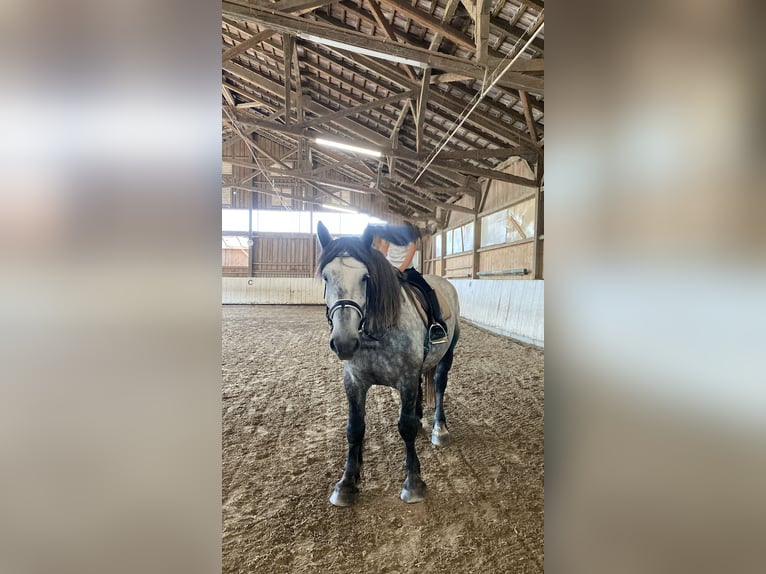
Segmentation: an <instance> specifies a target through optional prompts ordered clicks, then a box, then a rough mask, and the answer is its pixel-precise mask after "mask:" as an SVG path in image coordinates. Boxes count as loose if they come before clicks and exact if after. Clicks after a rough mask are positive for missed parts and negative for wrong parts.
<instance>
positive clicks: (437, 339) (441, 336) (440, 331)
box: [428, 323, 447, 345]
mask: <svg viewBox="0 0 766 574" xmlns="http://www.w3.org/2000/svg"><path fill="white" fill-rule="evenodd" d="M428 340H429V341H430V342H431V344H433V345H441V344H442V343H446V342H447V330H446V329H445V328H444V327H442V326H441V325H439V323H434V324H433V325H431V326H430V327H429V328H428Z"/></svg>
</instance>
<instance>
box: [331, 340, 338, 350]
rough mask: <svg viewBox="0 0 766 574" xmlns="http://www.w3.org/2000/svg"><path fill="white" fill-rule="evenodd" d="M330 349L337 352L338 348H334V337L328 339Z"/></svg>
mask: <svg viewBox="0 0 766 574" xmlns="http://www.w3.org/2000/svg"><path fill="white" fill-rule="evenodd" d="M330 349H331V350H332V352H333V353H337V352H338V349H336V348H335V339H330Z"/></svg>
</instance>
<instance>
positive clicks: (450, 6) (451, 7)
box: [428, 0, 460, 52]
mask: <svg viewBox="0 0 766 574" xmlns="http://www.w3.org/2000/svg"><path fill="white" fill-rule="evenodd" d="M459 5H460V0H447V6H446V7H445V8H444V15H443V16H442V19H441V21H442V23H447V22H449V21H450V20H452V18H453V16H454V15H455V10H457V7H458V6H459ZM442 38H444V36H443V35H442V34H440V33H439V31H438V30H437V31H436V33H435V34H434V37H433V39H432V40H431V45H430V46H429V47H428V49H429V50H431V51H434V52H438V51H439V45H440V44H441V41H442Z"/></svg>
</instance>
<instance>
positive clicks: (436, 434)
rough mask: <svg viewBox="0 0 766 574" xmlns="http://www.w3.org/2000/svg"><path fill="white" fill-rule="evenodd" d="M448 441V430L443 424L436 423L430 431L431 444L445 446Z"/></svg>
mask: <svg viewBox="0 0 766 574" xmlns="http://www.w3.org/2000/svg"><path fill="white" fill-rule="evenodd" d="M449 443H450V436H449V431H448V430H447V427H446V426H445V425H441V424H437V425H436V426H434V430H433V432H432V433H431V444H435V445H436V446H447V445H448V444H449Z"/></svg>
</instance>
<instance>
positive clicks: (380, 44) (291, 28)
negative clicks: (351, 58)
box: [222, 0, 485, 81]
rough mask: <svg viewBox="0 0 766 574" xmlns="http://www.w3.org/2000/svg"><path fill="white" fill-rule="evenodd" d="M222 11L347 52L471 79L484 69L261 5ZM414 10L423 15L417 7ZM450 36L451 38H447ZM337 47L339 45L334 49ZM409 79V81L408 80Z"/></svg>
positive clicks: (226, 5)
mask: <svg viewBox="0 0 766 574" xmlns="http://www.w3.org/2000/svg"><path fill="white" fill-rule="evenodd" d="M222 6H223V13H224V14H231V15H234V16H236V17H238V18H241V19H243V20H246V21H248V22H254V23H256V24H262V25H266V26H268V27H269V28H274V29H276V30H285V31H288V32H293V33H296V34H299V35H301V36H303V35H310V36H313V37H314V38H317V39H319V40H320V41H321V40H322V39H326V40H332V41H335V42H340V43H342V44H345V45H348V46H349V51H350V52H352V53H353V51H354V49H358V48H366V49H368V50H372V51H374V52H377V53H379V54H382V55H383V54H386V55H391V56H397V57H400V58H406V59H410V60H414V61H417V62H420V63H422V64H423V65H424V66H425V65H429V66H432V67H434V68H438V69H441V70H446V71H452V72H461V73H464V74H468V75H471V76H473V77H475V78H483V77H484V72H485V69H484V67H482V66H479V65H477V64H474V63H471V62H467V61H466V60H465V59H463V58H458V57H455V56H449V55H447V54H442V53H439V52H431V51H430V50H426V49H423V48H416V47H412V46H404V45H403V44H399V43H397V44H393V43H392V42H390V41H388V40H382V39H380V38H373V37H370V36H368V35H366V34H362V33H359V32H355V31H352V30H348V29H345V28H340V27H338V26H333V25H330V24H325V23H322V22H317V21H313V20H306V19H304V18H297V17H295V16H290V15H287V14H283V13H279V12H273V11H271V10H265V9H262V8H255V7H252V8H244V7H242V6H239V5H237V4H232V3H231V2H227V1H225V0H224V2H222ZM416 11H417V12H418V13H420V14H423V13H422V12H420V10H416ZM450 39H452V38H450ZM338 49H341V48H338ZM467 49H471V50H472V49H473V44H472V43H471V42H470V41H469V46H468V48H467ZM410 81H411V80H410Z"/></svg>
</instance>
